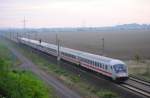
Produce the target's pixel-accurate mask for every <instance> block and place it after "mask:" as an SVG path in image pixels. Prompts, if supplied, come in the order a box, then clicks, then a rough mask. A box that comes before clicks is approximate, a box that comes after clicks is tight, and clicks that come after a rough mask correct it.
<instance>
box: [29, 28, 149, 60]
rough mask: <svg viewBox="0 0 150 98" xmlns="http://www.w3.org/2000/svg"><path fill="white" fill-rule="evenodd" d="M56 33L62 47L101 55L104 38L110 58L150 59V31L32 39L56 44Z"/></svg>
mask: <svg viewBox="0 0 150 98" xmlns="http://www.w3.org/2000/svg"><path fill="white" fill-rule="evenodd" d="M56 33H57V34H58V36H59V38H60V39H61V45H62V46H65V47H68V48H72V49H77V50H82V51H86V52H90V53H94V54H100V55H101V54H102V38H104V39H105V41H104V43H105V44H104V45H105V48H104V49H105V52H104V53H105V55H106V56H108V57H113V58H119V59H123V60H129V59H134V57H135V55H139V56H140V57H141V58H142V59H150V54H149V51H150V30H111V31H110V30H102V31H97V32H85V31H82V32H81V31H79V32H41V33H38V34H36V36H35V34H32V35H30V37H32V38H34V39H42V40H43V41H46V42H49V43H53V44H55V43H56Z"/></svg>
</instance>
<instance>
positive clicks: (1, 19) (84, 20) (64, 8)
mask: <svg viewBox="0 0 150 98" xmlns="http://www.w3.org/2000/svg"><path fill="white" fill-rule="evenodd" d="M24 16H25V18H26V25H27V27H35V28H38V27H80V26H85V27H87V26H111V25H117V24H125V23H140V24H143V23H146V24H148V23H150V0H0V27H23V19H24Z"/></svg>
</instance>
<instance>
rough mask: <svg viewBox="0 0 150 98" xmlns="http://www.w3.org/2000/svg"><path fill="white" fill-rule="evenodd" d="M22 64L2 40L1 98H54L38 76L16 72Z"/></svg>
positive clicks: (0, 48) (0, 54) (51, 91)
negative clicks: (15, 68) (17, 66)
mask: <svg viewBox="0 0 150 98" xmlns="http://www.w3.org/2000/svg"><path fill="white" fill-rule="evenodd" d="M20 63H21V62H20V61H19V60H18V59H17V58H16V57H15V56H14V55H13V54H12V53H11V52H10V51H9V49H8V48H7V47H6V45H5V44H4V43H3V41H2V39H0V98H54V92H53V90H52V88H51V87H49V88H47V85H45V84H44V82H42V81H41V80H39V79H38V77H37V76H35V75H33V74H32V73H31V72H28V71H20V70H14V67H16V65H17V64H20Z"/></svg>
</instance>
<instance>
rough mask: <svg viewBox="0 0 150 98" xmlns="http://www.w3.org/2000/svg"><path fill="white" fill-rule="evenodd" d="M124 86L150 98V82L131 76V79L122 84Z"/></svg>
mask: <svg viewBox="0 0 150 98" xmlns="http://www.w3.org/2000/svg"><path fill="white" fill-rule="evenodd" d="M120 85H121V86H122V87H124V88H127V89H129V90H131V91H133V92H136V93H138V94H141V95H143V96H145V97H147V98H150V83H149V82H147V81H143V80H141V79H138V78H136V77H133V76H130V77H129V80H127V81H126V82H124V83H122V84H120Z"/></svg>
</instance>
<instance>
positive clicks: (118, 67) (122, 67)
mask: <svg viewBox="0 0 150 98" xmlns="http://www.w3.org/2000/svg"><path fill="white" fill-rule="evenodd" d="M113 68H114V70H115V72H116V73H121V72H126V71H127V68H126V67H125V65H123V64H116V65H114V66H113Z"/></svg>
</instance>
